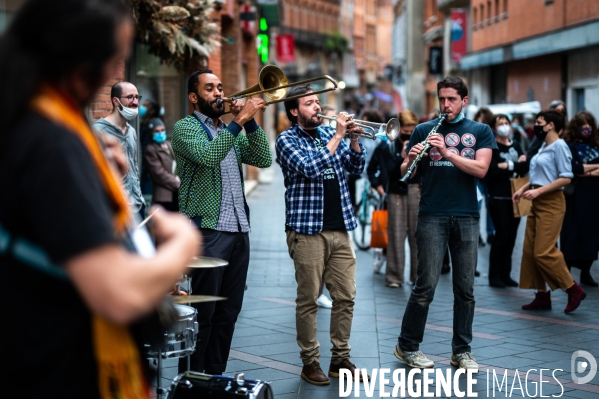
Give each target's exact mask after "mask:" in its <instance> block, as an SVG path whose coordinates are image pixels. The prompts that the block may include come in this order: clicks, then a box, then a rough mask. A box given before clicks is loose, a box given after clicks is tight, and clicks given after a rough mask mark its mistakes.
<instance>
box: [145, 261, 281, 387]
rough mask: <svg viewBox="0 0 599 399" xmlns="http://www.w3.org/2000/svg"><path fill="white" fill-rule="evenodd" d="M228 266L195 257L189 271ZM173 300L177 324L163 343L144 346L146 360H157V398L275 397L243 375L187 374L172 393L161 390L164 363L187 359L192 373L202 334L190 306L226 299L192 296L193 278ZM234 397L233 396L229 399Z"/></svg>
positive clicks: (184, 279) (167, 331) (176, 289)
mask: <svg viewBox="0 0 599 399" xmlns="http://www.w3.org/2000/svg"><path fill="white" fill-rule="evenodd" d="M228 264H229V263H228V262H227V261H225V260H222V259H218V258H210V257H194V258H193V259H192V260H191V262H190V264H189V265H188V267H189V268H194V269H198V268H199V269H205V268H214V267H224V266H227V265H228ZM184 285H187V288H188V291H185V290H184V289H183V288H182V286H184ZM170 299H171V300H172V302H173V306H174V307H175V309H176V311H177V318H176V320H175V321H174V322H173V323H171V324H170V326H169V327H168V328H167V329H165V331H164V332H163V337H162V340H161V342H159V343H158V344H157V345H156V344H154V345H151V344H150V343H144V345H143V351H144V355H145V356H146V358H147V359H156V366H157V387H156V397H157V398H162V397H163V395H164V394H165V393H167V392H169V391H170V393H169V396H168V398H169V399H186V398H190V399H191V398H194V399H195V398H203V397H206V395H208V394H209V396H210V397H214V398H220V397H222V398H226V397H239V398H255V399H270V398H272V397H273V394H272V389H271V388H270V386H269V385H268V384H267V383H265V382H262V381H255V380H246V379H244V376H243V374H237V375H236V376H235V377H226V376H220V375H218V376H212V375H208V374H202V373H197V372H193V371H187V372H185V373H182V374H179V375H178V376H177V377H176V378H175V380H174V381H173V383H172V386H171V389H170V390H168V389H165V388H162V386H161V385H162V384H161V383H162V360H163V359H171V358H181V357H187V369H188V370H189V368H190V356H191V354H192V353H193V352H194V351H195V348H196V340H197V335H198V332H199V330H198V322H197V310H196V309H195V308H193V307H191V306H189V305H191V304H192V303H202V302H214V301H223V300H226V299H227V298H225V297H220V296H210V295H191V276H190V275H184V276H182V278H181V279H180V280H179V281H178V282H177V283H176V284H175V287H174V290H173V291H172V292H170ZM219 392H220V394H219ZM231 394H232V395H233V396H230V395H231ZM227 395H229V396H227Z"/></svg>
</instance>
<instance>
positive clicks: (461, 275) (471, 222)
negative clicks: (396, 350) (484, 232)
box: [399, 215, 478, 353]
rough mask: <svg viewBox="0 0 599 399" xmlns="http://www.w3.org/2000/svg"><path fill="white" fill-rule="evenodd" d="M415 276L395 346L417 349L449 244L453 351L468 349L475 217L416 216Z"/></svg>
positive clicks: (405, 349) (404, 348)
mask: <svg viewBox="0 0 599 399" xmlns="http://www.w3.org/2000/svg"><path fill="white" fill-rule="evenodd" d="M416 241H417V243H418V279H417V280H416V285H415V286H414V289H413V290H412V294H411V295H410V299H409V300H408V305H407V306H406V311H405V313H404V316H403V322H402V324H401V334H400V336H399V347H400V348H401V349H402V350H404V351H417V350H418V347H419V345H420V343H421V342H422V338H423V336H424V328H425V325H426V319H427V317H428V308H429V305H430V303H431V302H432V301H433V297H434V295H435V289H436V288H437V283H438V282H439V275H440V273H441V266H442V263H443V256H444V255H445V250H446V248H447V246H448V245H449V252H450V254H451V263H452V265H453V267H452V273H453V297H454V304H453V340H452V342H451V347H452V350H453V352H454V353H463V352H470V342H472V321H473V319H474V271H475V270H476V262H477V255H478V218H474V217H454V216H424V215H421V216H418V224H417V226H416Z"/></svg>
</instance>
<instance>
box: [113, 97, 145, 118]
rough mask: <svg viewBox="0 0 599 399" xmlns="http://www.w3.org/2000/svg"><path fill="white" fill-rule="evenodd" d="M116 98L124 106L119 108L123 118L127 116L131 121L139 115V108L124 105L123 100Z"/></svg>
mask: <svg viewBox="0 0 599 399" xmlns="http://www.w3.org/2000/svg"><path fill="white" fill-rule="evenodd" d="M116 100H117V101H118V102H119V104H121V107H123V109H120V108H117V109H118V110H119V113H120V114H121V116H122V117H123V118H125V119H126V120H128V121H131V120H133V119H135V117H137V113H138V112H139V108H127V107H125V106H124V105H123V103H122V102H121V100H119V99H118V98H117V99H116Z"/></svg>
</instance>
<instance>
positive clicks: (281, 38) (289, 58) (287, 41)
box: [277, 35, 295, 62]
mask: <svg viewBox="0 0 599 399" xmlns="http://www.w3.org/2000/svg"><path fill="white" fill-rule="evenodd" d="M277 61H278V62H295V41H294V39H293V35H278V36H277Z"/></svg>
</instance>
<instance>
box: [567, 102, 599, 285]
mask: <svg viewBox="0 0 599 399" xmlns="http://www.w3.org/2000/svg"><path fill="white" fill-rule="evenodd" d="M563 137H564V140H565V141H566V143H568V147H570V151H571V152H572V172H573V173H574V176H575V177H574V180H573V181H572V183H570V184H569V185H567V186H566V187H565V189H564V194H565V195H566V216H565V218H564V224H563V226H562V232H561V235H560V249H561V250H562V252H563V253H564V258H565V259H566V264H567V265H568V267H569V268H571V267H576V268H579V269H580V282H581V283H582V284H584V285H588V286H590V287H597V286H598V285H599V284H598V283H597V282H596V281H595V280H593V277H592V276H591V272H590V269H591V265H592V264H593V262H594V261H595V260H597V249H598V246H599V245H598V243H599V229H597V226H599V207H597V203H599V132H597V122H596V121H595V117H594V116H593V114H591V113H590V112H588V111H581V112H578V113H577V114H576V115H574V117H573V118H572V120H571V121H570V123H568V126H567V127H566V129H565V130H564V135H563Z"/></svg>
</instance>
